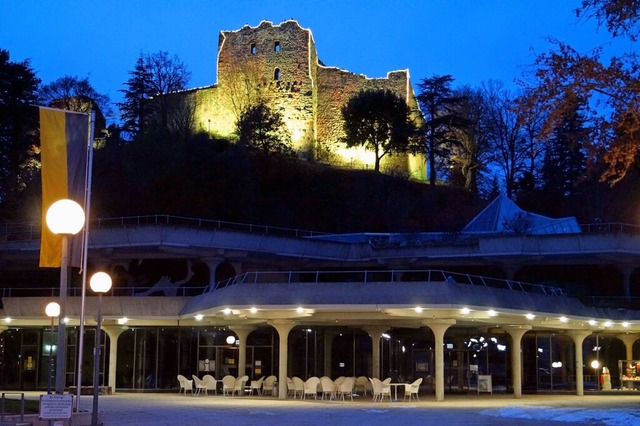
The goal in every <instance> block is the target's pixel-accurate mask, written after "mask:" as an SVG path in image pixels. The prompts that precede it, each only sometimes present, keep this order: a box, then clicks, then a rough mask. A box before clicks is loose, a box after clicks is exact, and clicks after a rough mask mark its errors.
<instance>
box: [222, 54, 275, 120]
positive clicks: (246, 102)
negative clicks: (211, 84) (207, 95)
mask: <svg viewBox="0 0 640 426" xmlns="http://www.w3.org/2000/svg"><path fill="white" fill-rule="evenodd" d="M261 76H262V72H261V70H260V67H259V66H258V63H257V62H255V61H253V62H251V61H250V62H247V63H245V64H244V65H243V66H242V67H237V68H236V69H235V70H234V72H233V73H229V75H228V76H226V78H225V79H224V81H222V82H221V84H220V88H219V89H220V92H221V94H222V96H223V98H224V99H226V100H227V102H228V104H229V105H230V106H231V110H232V112H233V115H234V116H235V119H236V121H238V120H239V119H240V116H241V115H242V113H243V111H246V109H247V108H249V107H250V106H252V105H257V104H259V103H261V102H262V103H263V102H264V101H265V99H264V96H263V93H262V90H261V89H260V81H261Z"/></svg>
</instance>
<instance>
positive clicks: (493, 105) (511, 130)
mask: <svg viewBox="0 0 640 426" xmlns="http://www.w3.org/2000/svg"><path fill="white" fill-rule="evenodd" d="M482 90H483V94H484V96H485V99H486V101H487V108H488V109H487V111H488V121H487V132H488V134H489V135H490V138H491V145H492V147H493V151H494V154H493V155H494V156H493V163H494V164H495V165H496V166H498V167H499V168H500V170H501V171H502V175H503V178H504V183H505V191H506V194H507V196H508V197H511V196H512V195H513V193H514V187H515V182H516V179H517V178H518V176H519V174H520V173H521V172H522V170H523V168H524V161H525V158H526V157H527V151H526V149H525V148H526V144H525V142H526V139H525V138H524V135H523V132H522V124H521V122H520V120H519V117H518V112H517V111H518V110H517V108H516V106H517V105H516V98H515V97H514V96H512V95H511V93H510V92H509V91H508V90H506V89H505V88H504V86H503V84H502V83H501V82H497V81H489V82H487V83H483V85H482Z"/></svg>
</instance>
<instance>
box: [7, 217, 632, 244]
mask: <svg viewBox="0 0 640 426" xmlns="http://www.w3.org/2000/svg"><path fill="white" fill-rule="evenodd" d="M90 223H91V228H92V229H93V228H114V227H126V226H141V225H150V226H151V225H154V226H163V225H170V226H185V227H191V228H205V229H220V230H229V231H238V232H247V233H252V234H262V235H279V236H289V237H299V238H300V237H309V236H314V235H326V233H323V232H317V231H309V230H305V229H297V228H283V227H278V226H267V225H255V224H250V223H240V222H226V221H223V220H211V219H200V218H192V217H183V216H172V215H146V216H123V217H115V218H105V219H92V220H91V221H90ZM580 229H581V230H582V232H584V233H590V234H594V233H625V234H640V226H639V225H631V224H626V223H617V222H612V223H588V224H583V225H580ZM40 230H41V226H40V222H35V221H34V222H16V223H5V224H2V225H0V241H23V240H37V239H40ZM459 239H462V241H459ZM469 241H471V242H473V238H471V237H470V236H468V235H467V236H464V237H462V236H457V237H456V234H450V235H448V237H443V238H442V243H450V244H455V243H456V242H457V243H460V242H464V243H468V242H469ZM371 243H372V244H374V245H375V243H379V244H383V245H384V243H386V241H385V240H384V239H380V241H378V240H376V239H373V240H372V241H371ZM429 243H430V241H427V242H425V244H429Z"/></svg>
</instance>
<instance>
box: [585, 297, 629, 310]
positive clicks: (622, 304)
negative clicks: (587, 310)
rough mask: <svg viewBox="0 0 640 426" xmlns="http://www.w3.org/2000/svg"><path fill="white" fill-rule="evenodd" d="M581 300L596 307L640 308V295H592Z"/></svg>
mask: <svg viewBox="0 0 640 426" xmlns="http://www.w3.org/2000/svg"><path fill="white" fill-rule="evenodd" d="M581 300H582V303H584V304H585V305H587V306H592V307H594V308H603V309H604V308H610V309H629V310H634V311H637V310H640V297H624V296H591V297H585V298H582V299H581Z"/></svg>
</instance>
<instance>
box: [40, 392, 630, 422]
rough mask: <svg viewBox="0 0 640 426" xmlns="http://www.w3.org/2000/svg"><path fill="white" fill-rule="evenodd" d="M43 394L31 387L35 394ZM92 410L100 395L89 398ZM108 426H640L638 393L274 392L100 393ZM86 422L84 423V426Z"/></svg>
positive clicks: (86, 400) (83, 406)
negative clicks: (323, 397)
mask: <svg viewBox="0 0 640 426" xmlns="http://www.w3.org/2000/svg"><path fill="white" fill-rule="evenodd" d="M38 395H39V394H37V393H29V397H30V398H37V397H38ZM80 406H81V409H85V410H90V409H91V406H92V397H90V396H83V397H82V399H81V404H80ZM99 411H100V413H101V418H102V419H103V421H104V425H105V426H127V425H138V426H140V425H155V426H191V425H194V426H195V425H198V426H201V425H206V424H216V425H233V426H245V425H247V426H248V425H261V426H263V425H288V424H295V425H296V426H306V425H309V426H314V425H327V424H330V425H332V426H340V425H350V426H351V425H353V424H354V423H356V424H366V425H384V426H392V425H401V424H405V425H406V424H426V423H427V422H429V421H436V422H437V423H438V424H446V425H474V426H475V425H511V426H513V425H516V424H517V425H547V426H548V425H549V424H550V423H551V424H558V425H568V424H602V425H633V424H640V392H639V393H638V395H637V396H636V395H587V396H584V397H577V396H574V395H525V396H523V397H522V399H514V398H513V396H511V395H488V394H484V395H482V394H481V395H478V396H476V395H464V396H460V395H447V398H446V400H445V401H444V402H435V400H434V398H433V396H431V395H429V396H421V400H420V401H418V402H416V401H412V402H393V403H389V402H383V403H373V402H371V401H370V397H358V398H357V401H354V402H351V401H347V402H342V401H339V402H336V401H331V402H328V401H315V400H306V401H300V400H292V399H288V400H278V399H276V398H273V397H223V396H220V395H218V396H213V395H209V396H196V397H193V396H191V395H186V396H185V395H178V394H176V393H172V394H167V393H161V394H150V393H145V394H140V393H118V394H116V395H108V396H102V397H100V410H99ZM78 426H79V425H78Z"/></svg>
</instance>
